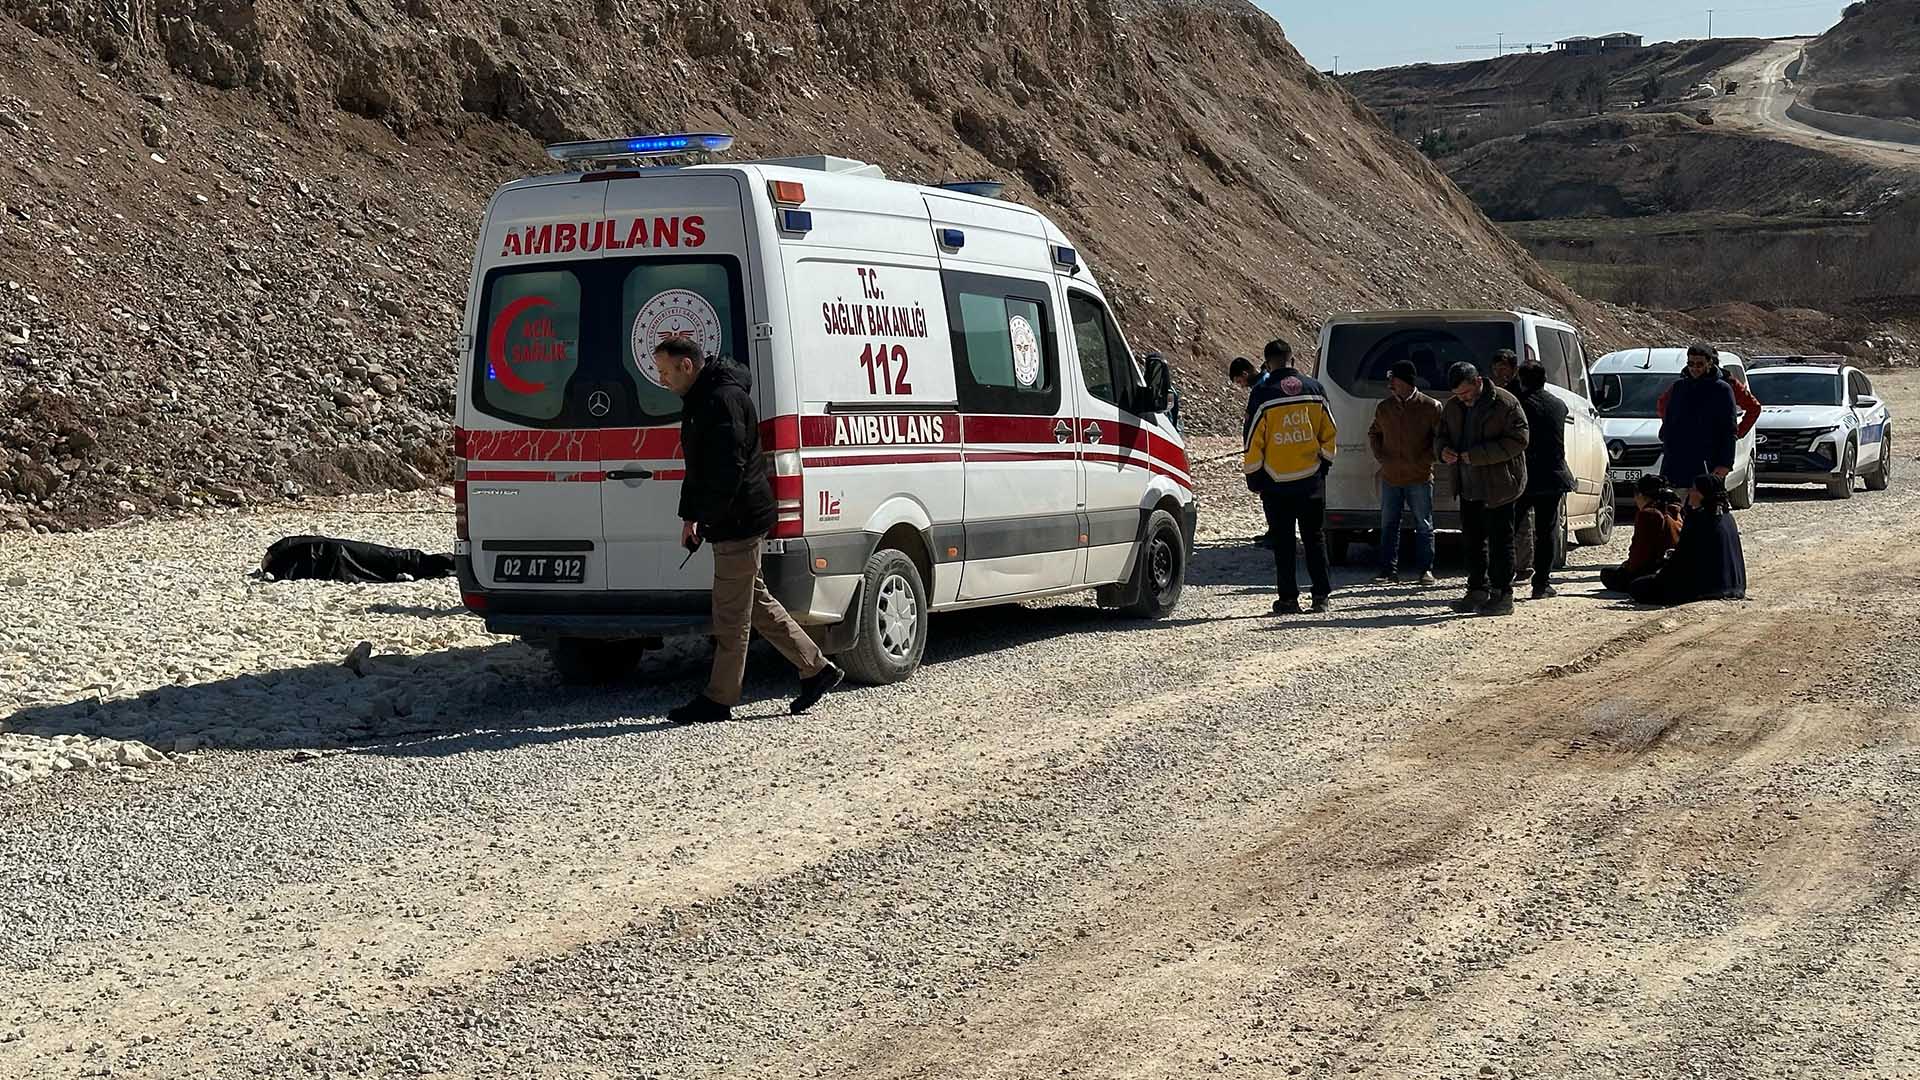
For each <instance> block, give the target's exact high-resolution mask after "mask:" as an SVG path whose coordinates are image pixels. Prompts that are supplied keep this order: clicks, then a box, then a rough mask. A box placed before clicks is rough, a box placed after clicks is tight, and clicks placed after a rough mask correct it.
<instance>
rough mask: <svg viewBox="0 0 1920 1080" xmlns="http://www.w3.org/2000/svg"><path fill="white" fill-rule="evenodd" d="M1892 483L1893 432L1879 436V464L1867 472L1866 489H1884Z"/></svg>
mask: <svg viewBox="0 0 1920 1080" xmlns="http://www.w3.org/2000/svg"><path fill="white" fill-rule="evenodd" d="M1892 483H1893V432H1892V431H1888V432H1887V433H1886V434H1885V435H1882V436H1881V437H1880V464H1879V465H1878V466H1876V467H1875V468H1874V470H1873V471H1872V472H1870V473H1868V474H1867V490H1868V491H1885V490H1887V487H1888V486H1889V485H1891V484H1892Z"/></svg>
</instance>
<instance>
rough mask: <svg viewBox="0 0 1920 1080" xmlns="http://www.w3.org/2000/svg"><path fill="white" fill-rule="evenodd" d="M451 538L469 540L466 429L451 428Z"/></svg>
mask: <svg viewBox="0 0 1920 1080" xmlns="http://www.w3.org/2000/svg"><path fill="white" fill-rule="evenodd" d="M453 538H454V539H455V540H471V539H473V538H472V537H471V536H469V535H467V431H466V429H465V428H454V429H453Z"/></svg>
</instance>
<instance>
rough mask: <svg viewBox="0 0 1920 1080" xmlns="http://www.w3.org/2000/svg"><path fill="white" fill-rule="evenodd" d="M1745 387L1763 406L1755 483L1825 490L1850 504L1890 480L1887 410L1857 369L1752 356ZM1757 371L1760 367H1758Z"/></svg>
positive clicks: (1889, 418) (1890, 431)
mask: <svg viewBox="0 0 1920 1080" xmlns="http://www.w3.org/2000/svg"><path fill="white" fill-rule="evenodd" d="M1754 363H1755V367H1754V370H1753V371H1752V373H1751V374H1750V375H1749V376H1748V385H1750V386H1751V387H1752V388H1753V394H1754V396H1755V397H1757V398H1759V399H1760V403H1761V405H1762V409H1761V413H1760V426H1759V438H1758V458H1759V461H1758V467H1759V471H1760V481H1761V483H1766V484H1815V483H1817V484H1825V485H1826V486H1827V493H1828V494H1829V495H1831V496H1832V497H1834V498H1836V499H1850V498H1852V497H1853V488H1854V483H1855V481H1856V480H1858V479H1861V478H1864V479H1865V480H1866V483H1867V490H1868V491H1884V490H1886V488H1887V485H1888V484H1890V483H1892V482H1893V411H1892V410H1891V409H1889V408H1888V407H1887V403H1886V402H1885V401H1882V400H1881V399H1880V397H1879V395H1877V394H1875V393H1874V391H1873V382H1872V380H1870V379H1868V378H1867V375H1866V373H1865V372H1863V371H1861V370H1860V369H1859V368H1855V367H1849V366H1847V365H1846V364H1845V363H1842V362H1839V361H1838V360H1836V361H1834V362H1825V361H1824V360H1820V361H1816V360H1809V359H1806V358H1803V357H1771V358H1756V359H1755V361H1754ZM1762 365H1764V366H1762Z"/></svg>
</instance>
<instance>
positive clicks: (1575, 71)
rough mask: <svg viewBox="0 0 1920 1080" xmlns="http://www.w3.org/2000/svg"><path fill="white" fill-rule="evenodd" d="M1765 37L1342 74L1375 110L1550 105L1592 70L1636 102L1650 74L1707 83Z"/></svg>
mask: <svg viewBox="0 0 1920 1080" xmlns="http://www.w3.org/2000/svg"><path fill="white" fill-rule="evenodd" d="M1765 46H1766V42H1765V40H1763V39H1761V38H1721V39H1717V40H1714V41H1673V42H1662V43H1660V44H1657V45H1649V46H1647V47H1646V48H1644V49H1630V50H1623V51H1620V52H1613V53H1603V54H1599V55H1595V56H1567V55H1564V54H1561V53H1545V52H1542V53H1515V54H1511V55H1508V56H1503V57H1499V58H1497V59H1492V60H1472V61H1468V62H1466V63H1461V64H1413V65H1410V66H1406V67H1395V68H1378V69H1376V70H1373V71H1358V72H1355V73H1353V74H1352V75H1348V76H1343V77H1342V78H1341V82H1342V83H1343V84H1344V85H1345V86H1346V87H1347V89H1349V90H1351V91H1353V94H1354V96H1355V97H1358V98H1359V99H1360V100H1361V101H1364V102H1366V103H1367V104H1368V105H1369V106H1371V107H1373V108H1374V109H1376V110H1381V109H1387V108H1392V107H1395V106H1405V105H1427V106H1437V107H1463V106H1468V105H1488V104H1497V105H1509V104H1521V105H1545V104H1547V102H1548V101H1550V100H1551V99H1552V97H1553V91H1554V88H1555V87H1562V88H1564V89H1566V90H1567V91H1568V92H1571V90H1572V87H1573V86H1574V85H1575V84H1577V83H1578V82H1579V81H1580V80H1581V79H1582V78H1583V77H1585V76H1587V75H1589V74H1598V75H1600V76H1601V77H1603V78H1605V79H1606V80H1607V85H1608V88H1609V93H1610V96H1611V97H1614V98H1620V99H1625V100H1638V99H1639V98H1640V96H1641V94H1640V91H1641V89H1642V88H1643V86H1644V85H1645V84H1646V81H1647V79H1648V78H1649V77H1651V78H1656V79H1659V80H1660V81H1661V82H1662V84H1663V85H1664V86H1665V87H1666V88H1667V90H1668V92H1669V93H1678V92H1679V91H1680V90H1681V89H1683V88H1684V87H1688V86H1693V85H1695V84H1698V83H1701V82H1706V81H1708V80H1710V79H1711V78H1713V76H1714V73H1715V72H1717V71H1719V70H1720V69H1721V68H1723V67H1726V66H1727V65H1729V64H1733V63H1737V62H1739V61H1740V60H1742V59H1744V58H1746V57H1748V56H1751V55H1752V54H1754V53H1756V52H1759V51H1760V50H1761V49H1762V48H1764V47H1765Z"/></svg>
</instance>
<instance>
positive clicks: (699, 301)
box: [592, 169, 764, 606]
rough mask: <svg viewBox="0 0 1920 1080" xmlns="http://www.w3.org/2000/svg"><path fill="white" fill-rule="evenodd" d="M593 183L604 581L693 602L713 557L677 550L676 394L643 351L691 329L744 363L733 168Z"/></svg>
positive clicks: (740, 210) (745, 277)
mask: <svg viewBox="0 0 1920 1080" xmlns="http://www.w3.org/2000/svg"><path fill="white" fill-rule="evenodd" d="M592 186H595V187H600V188H602V189H603V190H604V191H605V193H606V206H605V217H606V221H607V223H608V224H607V227H606V228H607V233H606V235H607V242H606V243H605V244H604V245H603V249H602V251H601V252H600V262H601V265H600V277H599V280H598V282H597V285H598V290H599V291H598V298H599V300H600V302H601V304H602V305H603V311H604V316H605V329H606V334H607V336H606V338H605V340H604V345H603V347H604V349H605V350H606V356H607V359H608V363H607V365H606V366H607V369H608V373H609V376H610V380H611V382H612V383H613V385H612V387H611V388H610V390H611V396H612V401H611V402H610V403H609V404H610V407H611V409H612V410H613V413H614V415H615V416H616V417H617V422H616V423H614V424H612V425H610V426H608V427H606V428H604V429H603V430H601V431H600V433H599V447H600V457H601V458H602V460H603V461H604V463H605V465H606V470H607V471H606V476H605V479H604V481H603V483H602V484H601V487H600V494H601V518H602V520H603V521H604V523H605V531H606V548H607V558H608V570H607V583H608V587H609V588H611V589H616V590H625V591H644V592H658V593H661V594H662V595H661V597H660V599H661V600H662V601H667V602H671V601H672V600H673V599H674V598H675V597H676V596H677V597H678V598H679V599H680V600H682V601H684V602H685V604H686V605H688V606H698V605H703V604H704V603H705V600H704V596H703V594H704V593H705V592H706V591H707V590H709V589H710V588H711V587H712V583H713V555H712V551H711V549H710V548H708V547H702V548H701V549H700V551H699V552H698V553H697V554H695V555H694V556H693V557H692V558H691V559H689V558H687V553H686V552H685V551H684V550H683V549H682V548H681V547H680V514H679V504H680V489H681V485H682V483H683V481H684V480H685V477H686V461H685V457H684V454H683V453H682V451H681V447H680V411H681V410H680V398H679V397H678V396H676V395H675V394H674V393H673V392H672V391H670V390H668V389H667V388H666V387H665V386H664V385H662V383H661V382H660V375H659V371H658V369H657V368H656V366H655V365H654V360H653V350H654V346H656V345H657V344H659V342H660V341H661V339H663V338H667V337H675V336H682V337H690V338H692V339H693V340H695V341H696V342H699V344H700V347H701V349H702V350H704V351H705V352H706V353H707V354H708V355H709V356H724V357H728V358H730V359H731V360H732V361H734V362H736V363H739V364H742V365H751V364H752V356H751V354H750V352H749V337H748V327H749V318H748V312H749V307H750V295H751V286H750V282H749V272H748V257H747V256H748V247H747V236H748V226H747V220H748V219H747V214H746V209H745V205H746V204H745V199H744V191H743V188H742V187H741V180H740V177H739V174H737V173H734V172H731V171H721V170H706V169H686V170H676V171H672V172H662V173H659V174H654V175H647V174H643V175H641V176H637V177H632V178H622V179H614V180H609V181H606V182H604V183H599V184H594V185H592ZM754 374H755V377H756V378H759V377H762V376H763V374H764V373H763V372H762V371H755V372H754ZM756 397H762V395H759V394H756Z"/></svg>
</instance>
